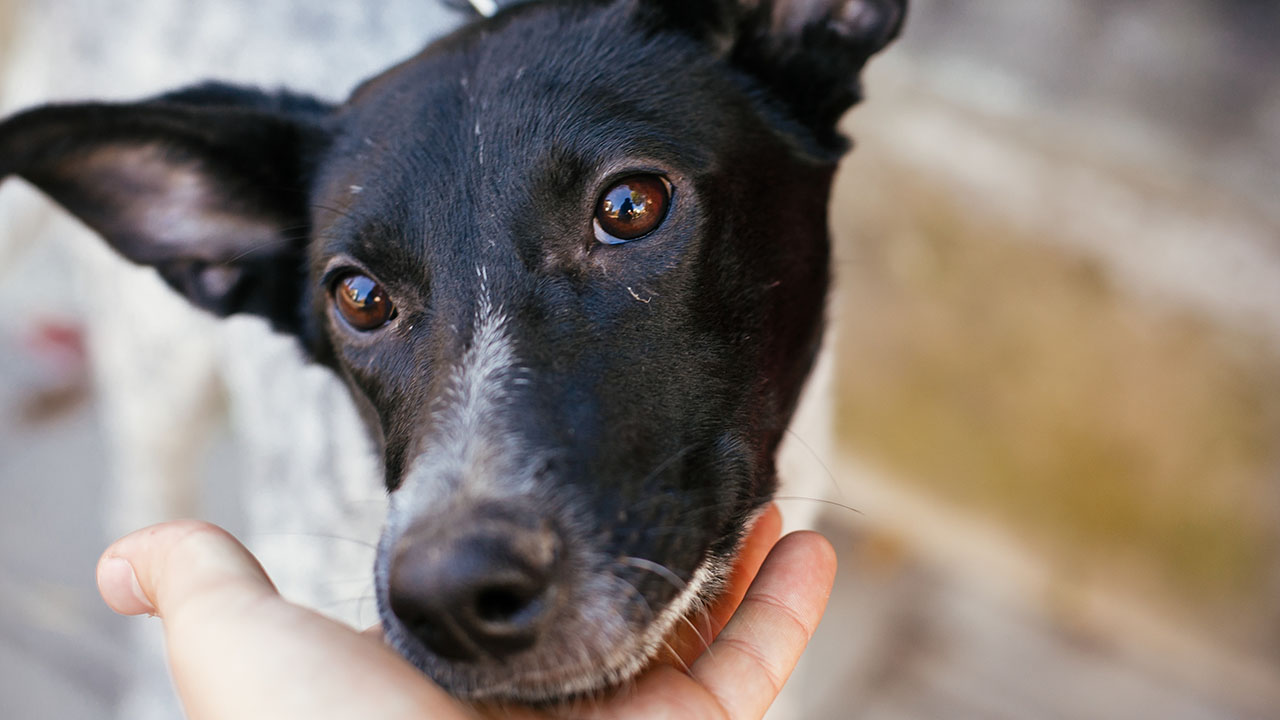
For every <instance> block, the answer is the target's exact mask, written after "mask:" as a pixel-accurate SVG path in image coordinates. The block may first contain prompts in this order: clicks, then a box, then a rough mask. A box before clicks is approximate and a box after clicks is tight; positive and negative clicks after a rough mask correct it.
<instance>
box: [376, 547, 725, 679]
mask: <svg viewBox="0 0 1280 720" xmlns="http://www.w3.org/2000/svg"><path fill="white" fill-rule="evenodd" d="M394 555H395V553H393V552H392V553H388V552H381V551H380V552H379V572H378V583H377V599H378V610H379V615H380V617H381V619H382V622H383V628H384V634H385V637H386V639H387V642H388V643H389V644H390V645H391V646H392V647H393V648H394V649H395V650H396V651H397V652H398V653H400V655H402V656H403V657H404V658H406V659H407V660H408V661H409V662H411V663H413V664H414V665H415V666H417V667H418V668H419V669H420V670H421V671H422V672H423V673H425V674H426V675H427V676H428V677H430V678H431V679H432V680H433V681H434V682H435V683H436V684H438V685H440V686H441V687H442V688H444V689H445V690H446V691H448V692H449V693H451V694H453V695H454V696H455V697H458V698H461V699H465V700H471V701H497V702H503V701H514V702H520V703H534V704H546V703H556V702H561V701H565V700H571V699H573V698H575V697H580V696H584V695H590V694H593V693H597V692H601V691H605V690H608V689H609V688H612V687H616V686H618V685H620V684H622V683H625V682H627V681H628V680H630V679H631V678H633V677H634V676H635V675H637V674H638V673H639V672H641V671H642V670H643V669H644V668H646V667H647V666H649V665H650V664H651V663H652V662H654V661H655V659H656V658H657V657H658V656H660V655H661V654H662V653H663V652H664V650H666V651H669V652H674V650H673V649H672V647H671V645H670V642H669V639H670V637H671V635H672V634H673V632H674V631H675V630H676V628H677V625H679V624H680V623H681V622H682V621H686V619H689V618H693V617H696V616H697V615H699V614H700V613H702V612H704V611H705V610H706V609H707V608H708V606H709V604H710V602H711V601H712V600H713V599H714V598H715V597H716V595H717V594H718V593H719V591H720V589H721V588H722V587H723V585H724V580H725V575H726V569H727V567H728V565H729V563H728V559H727V558H721V557H719V556H717V555H716V554H714V553H712V552H710V551H708V552H706V553H704V554H703V556H702V558H701V559H700V560H699V561H698V562H697V563H696V564H695V565H694V569H693V571H692V572H689V573H688V574H681V573H676V572H675V571H673V570H671V569H669V568H668V567H666V566H662V565H658V564H657V563H654V562H652V561H648V560H643V559H641V558H636V557H629V556H621V557H615V558H613V559H612V560H608V561H605V560H603V559H602V558H594V559H595V560H597V561H599V562H598V563H596V564H595V566H594V567H593V568H592V569H591V570H590V571H577V572H574V571H565V572H564V574H563V575H562V577H561V579H560V581H559V582H558V583H557V584H556V586H555V587H554V591H553V593H552V594H553V595H554V597H548V598H545V599H543V600H542V602H540V603H525V605H526V606H525V607H516V605H519V604H520V603H519V602H518V601H513V600H511V599H510V598H509V599H508V600H507V601H500V602H498V603H497V605H499V606H502V607H499V608H498V610H499V611H507V612H508V616H507V617H508V618H509V619H511V620H512V622H513V623H515V624H516V625H522V624H524V625H528V628H526V629H530V630H531V633H530V634H529V635H528V636H526V637H523V638H520V639H519V640H517V641H514V642H513V641H511V640H512V638H510V637H506V636H504V635H503V633H502V632H501V628H500V629H499V630H498V631H495V630H494V628H493V626H492V624H490V625H488V626H484V625H481V626H480V627H479V629H477V627H476V626H472V625H470V624H469V623H468V622H467V621H466V620H462V621H459V616H458V614H457V608H452V609H451V610H452V612H448V611H446V612H445V613H444V614H439V615H435V616H433V618H432V619H431V620H430V621H428V622H425V623H424V622H423V620H422V618H421V617H415V616H414V615H413V614H411V613H406V612H405V610H404V607H403V602H401V603H399V604H398V603H397V602H396V590H395V589H394V588H393V587H392V583H391V581H390V579H391V577H392V575H393V574H394V571H393V570H391V568H390V567H389V566H390V564H391V563H390V562H389V560H387V558H392V557H394ZM565 562H566V563H568V564H569V565H570V566H572V565H573V564H574V561H573V558H568V559H565ZM512 598H516V596H515V595H513V596H512ZM491 599H492V598H491ZM517 600H518V599H517ZM533 605H537V607H532V606H533ZM526 611H527V612H526ZM497 614H498V615H499V616H501V615H502V612H499V613H497ZM522 614H523V615H524V616H523V617H522ZM479 615H480V614H479V613H478V614H477V617H479ZM528 615H541V617H538V618H537V621H536V622H534V623H532V624H529V623H528V622H527V621H528V620H529V618H528ZM406 616H407V618H408V619H407V620H406ZM491 619H492V618H491ZM688 621H689V622H694V620H688ZM486 632H489V633H493V634H494V637H485V633H486ZM469 633H478V635H479V637H467V636H468V634H469ZM459 648H465V649H466V650H465V651H463V652H458V650H459Z"/></svg>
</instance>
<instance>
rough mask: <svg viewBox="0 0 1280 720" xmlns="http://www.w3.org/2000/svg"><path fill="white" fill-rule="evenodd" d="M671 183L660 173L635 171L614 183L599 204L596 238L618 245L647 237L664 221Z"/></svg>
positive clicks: (607, 243) (597, 208)
mask: <svg viewBox="0 0 1280 720" xmlns="http://www.w3.org/2000/svg"><path fill="white" fill-rule="evenodd" d="M670 204H671V183H669V182H667V181H666V179H665V178H663V177H660V176H658V175H632V176H631V177H628V178H624V179H622V180H621V181H619V182H616V183H614V184H613V186H612V187H610V188H609V189H608V190H606V191H605V192H604V195H602V196H600V202H598V203H597V204H596V219H595V233H596V239H597V240H599V241H600V242H602V243H605V244H606V245H618V244H620V243H624V242H627V241H629V240H635V239H636V238H640V237H644V236H645V235H648V234H649V233H651V232H653V231H654V230H656V229H657V228H658V226H659V225H661V224H662V221H663V220H664V219H665V218H666V216H667V208H668V206H669V205H670Z"/></svg>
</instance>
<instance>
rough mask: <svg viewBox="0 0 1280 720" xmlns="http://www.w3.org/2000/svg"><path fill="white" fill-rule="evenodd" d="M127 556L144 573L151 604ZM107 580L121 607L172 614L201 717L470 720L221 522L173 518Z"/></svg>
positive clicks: (132, 540)
mask: <svg viewBox="0 0 1280 720" xmlns="http://www.w3.org/2000/svg"><path fill="white" fill-rule="evenodd" d="M117 561H123V562H125V563H126V564H127V566H128V567H129V568H131V569H132V570H133V575H134V578H136V582H137V589H138V592H139V593H140V597H139V596H137V595H134V594H133V589H132V585H131V581H129V578H125V577H122V576H121V573H122V572H123V566H121V565H120V563H119V562H117ZM99 584H100V587H101V589H102V592H103V597H104V598H105V599H106V600H107V602H108V604H110V605H111V606H112V607H113V608H115V609H117V610H118V611H121V612H125V613H135V612H138V611H142V612H154V613H156V614H158V615H159V616H160V617H161V618H163V620H164V628H165V638H166V642H167V645H168V650H169V662H170V667H171V669H172V671H173V678H174V683H175V685H176V686H177V689H178V694H179V696H180V697H181V698H182V701H183V704H184V706H185V707H186V710H187V713H188V715H189V716H191V717H193V718H201V717H210V718H212V717H217V718H223V717H235V718H248V719H253V718H294V717H307V718H313V719H314V718H337V717H357V716H363V715H365V714H367V713H369V712H370V711H371V710H374V711H376V712H373V713H372V715H373V716H376V717H387V718H399V717H403V718H410V717H422V716H424V715H427V714H428V713H429V715H428V716H430V717H441V718H454V717H462V715H460V714H458V711H457V706H456V704H455V703H454V702H453V701H452V700H450V699H449V698H448V697H447V696H446V695H444V693H443V691H441V690H439V689H438V688H436V687H434V686H433V685H431V684H430V683H428V682H426V681H425V679H424V678H423V677H422V675H421V674H420V673H418V672H417V671H416V670H415V669H414V668H413V667H412V666H410V665H409V664H408V663H406V662H404V661H403V660H402V659H401V658H400V657H399V656H397V655H396V654H395V653H393V652H392V651H391V650H390V649H389V648H387V647H386V646H385V645H383V644H382V643H380V642H378V641H376V640H373V639H371V638H367V637H363V636H361V635H360V634H359V633H357V632H355V631H353V630H351V629H350V628H347V627H345V626H343V625H341V624H339V623H336V622H333V621H331V620H328V619H327V618H324V617H322V616H320V615H318V614H315V613H312V612H309V611H307V610H304V609H303V608H300V607H297V606H295V605H292V604H290V603H288V602H286V601H285V600H283V599H282V598H281V597H280V596H279V595H278V594H276V592H275V589H274V588H273V587H272V585H271V582H270V580H268V579H267V577H266V574H265V573H264V572H263V571H262V568H261V567H260V566H259V565H258V563H257V561H256V560H255V559H254V558H253V556H252V555H250V554H249V552H248V551H247V550H245V548H244V547H243V546H242V545H240V543H238V542H237V541H236V540H235V539H234V538H232V537H231V536H230V535H229V534H227V533H226V532H225V531H223V530H221V529H219V528H216V527H214V526H212V525H208V524H205V523H196V522H190V521H184V522H178V523H166V524H162V525H157V526H154V527H151V528H147V529H146V530H142V531H139V532H137V533H134V534H132V535H129V536H126V537H125V538H122V539H121V540H119V541H117V542H116V543H115V544H114V545H112V546H111V547H110V548H109V549H108V550H107V552H106V553H105V554H104V555H103V559H102V561H101V563H100V565H99ZM148 608H149V609H148ZM371 703H373V705H372V706H371Z"/></svg>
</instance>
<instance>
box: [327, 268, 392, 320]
mask: <svg viewBox="0 0 1280 720" xmlns="http://www.w3.org/2000/svg"><path fill="white" fill-rule="evenodd" d="M333 304H334V305H335V306H337V308H338V314H339V315H341V316H342V319H343V320H346V321H347V322H348V323H349V324H350V325H351V327H353V328H355V329H357V330H362V331H365V332H368V331H370V330H377V329H378V328H380V327H382V326H383V325H386V324H387V323H388V322H389V321H390V320H391V318H392V317H394V316H395V305H393V304H392V303H391V299H390V298H388V297H387V293H386V291H385V290H383V289H382V286H381V285H379V284H378V282H377V281H376V280H374V279H373V278H371V277H369V276H368V275H362V274H360V273H356V272H353V273H348V274H346V275H343V276H342V277H340V278H338V282H336V283H334V286H333Z"/></svg>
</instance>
